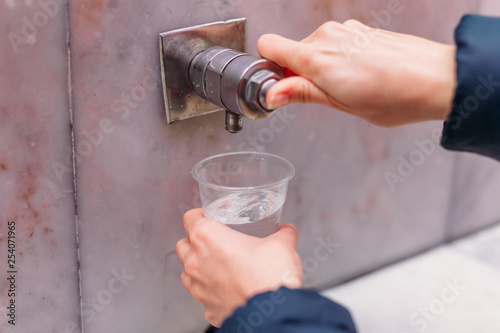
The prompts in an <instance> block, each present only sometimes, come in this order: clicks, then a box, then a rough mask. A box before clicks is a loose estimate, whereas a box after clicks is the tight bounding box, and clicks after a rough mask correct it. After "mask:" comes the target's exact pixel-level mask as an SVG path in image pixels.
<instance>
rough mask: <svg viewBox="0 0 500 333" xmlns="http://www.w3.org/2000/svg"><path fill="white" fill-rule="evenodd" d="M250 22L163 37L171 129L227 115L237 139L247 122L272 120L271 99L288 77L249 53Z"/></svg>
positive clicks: (168, 114)
mask: <svg viewBox="0 0 500 333" xmlns="http://www.w3.org/2000/svg"><path fill="white" fill-rule="evenodd" d="M245 22H246V20H245V19H238V20H232V21H227V22H216V23H211V24H206V25H202V26H196V27H191V28H186V29H180V30H175V31H171V32H167V33H163V34H160V52H161V64H162V78H163V86H164V97H165V108H166V110H167V120H168V122H169V123H172V122H174V121H177V120H182V119H186V118H191V117H193V116H198V115H202V114H206V113H211V112H214V111H219V110H221V109H223V110H226V130H227V131H229V132H231V133H237V132H239V131H241V129H242V119H243V118H249V119H264V118H267V117H269V116H270V115H272V114H273V112H274V110H273V109H270V108H269V106H268V104H267V101H266V94H267V91H268V90H269V89H270V88H271V87H272V86H273V85H274V84H275V83H276V82H278V81H279V80H280V79H282V78H283V77H284V76H283V72H282V70H281V68H280V67H279V66H278V65H276V64H275V63H273V62H271V61H269V60H265V59H262V58H258V57H254V56H252V55H250V54H247V53H245V52H244V50H245V40H246V38H245ZM207 102H209V103H207Z"/></svg>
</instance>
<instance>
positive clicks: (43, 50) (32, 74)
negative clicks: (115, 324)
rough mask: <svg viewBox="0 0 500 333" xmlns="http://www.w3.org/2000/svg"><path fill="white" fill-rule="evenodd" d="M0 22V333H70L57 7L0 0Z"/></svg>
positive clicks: (72, 251)
mask: <svg viewBox="0 0 500 333" xmlns="http://www.w3.org/2000/svg"><path fill="white" fill-rule="evenodd" d="M0 17H1V19H0V31H1V33H0V34H1V35H2V38H3V39H2V41H1V42H0V91H1V94H0V257H1V259H0V304H1V308H0V331H1V332H2V333H37V332H53V333H66V332H76V331H77V330H79V329H80V324H79V323H80V299H79V287H78V283H79V282H78V262H77V247H76V231H75V224H76V223H75V203H74V194H73V168H72V161H71V123H70V111H69V102H68V70H67V68H68V67H67V39H66V8H65V6H62V7H61V6H59V5H57V6H55V7H54V6H53V7H51V8H49V9H47V7H44V6H41V5H40V3H38V2H34V1H0ZM9 221H15V228H16V230H15V244H16V248H15V255H16V262H15V267H14V270H15V271H16V272H17V273H14V274H13V275H15V298H12V299H15V304H16V321H15V326H13V325H11V324H9V323H8V322H7V319H10V318H8V317H7V313H6V312H7V308H6V307H7V304H8V303H9V301H10V299H11V297H9V296H8V291H9V289H11V285H10V282H9V281H8V280H7V277H8V276H9V277H10V276H11V274H10V273H7V270H11V269H10V267H8V266H7V264H8V263H7V246H8V229H7V223H8V222H9ZM9 312H10V310H9Z"/></svg>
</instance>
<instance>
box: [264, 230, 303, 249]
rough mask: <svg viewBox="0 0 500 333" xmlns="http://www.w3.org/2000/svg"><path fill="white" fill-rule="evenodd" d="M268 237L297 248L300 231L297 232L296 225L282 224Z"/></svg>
mask: <svg viewBox="0 0 500 333" xmlns="http://www.w3.org/2000/svg"><path fill="white" fill-rule="evenodd" d="M267 238H268V239H269V238H271V239H274V240H275V241H280V242H283V243H286V244H289V245H291V246H292V247H293V248H294V249H295V248H296V247H297V241H298V239H299V233H298V232H297V228H295V226H293V225H291V224H284V225H281V226H280V227H279V228H278V230H277V231H276V232H275V233H274V234H272V235H270V236H268V237H267Z"/></svg>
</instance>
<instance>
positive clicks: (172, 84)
mask: <svg viewBox="0 0 500 333" xmlns="http://www.w3.org/2000/svg"><path fill="white" fill-rule="evenodd" d="M212 46H221V47H225V48H229V49H233V50H237V51H240V52H246V19H245V18H239V19H234V20H229V21H224V22H214V23H208V24H203V25H198V26H194V27H189V28H184V29H178V30H173V31H168V32H163V33H161V34H160V62H161V78H162V85H163V98H164V100H165V110H166V113H167V121H168V123H169V124H170V123H173V122H175V121H179V120H183V119H188V118H192V117H196V116H200V115H203V114H208V113H212V112H217V111H222V110H223V109H221V108H220V107H218V106H217V105H215V104H212V103H210V102H209V101H207V100H205V99H203V98H201V97H200V96H199V95H198V94H197V93H196V92H195V91H194V88H193V86H192V84H191V82H190V80H189V64H190V62H191V60H192V59H193V57H194V56H195V55H196V54H197V53H199V52H201V51H203V50H206V49H208V48H209V47H212Z"/></svg>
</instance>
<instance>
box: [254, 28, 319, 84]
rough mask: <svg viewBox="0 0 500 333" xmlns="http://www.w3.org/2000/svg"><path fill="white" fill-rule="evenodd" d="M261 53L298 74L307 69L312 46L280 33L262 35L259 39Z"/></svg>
mask: <svg viewBox="0 0 500 333" xmlns="http://www.w3.org/2000/svg"><path fill="white" fill-rule="evenodd" d="M257 50H258V52H259V54H260V55H261V56H262V57H263V58H266V59H269V60H272V61H274V62H275V63H277V64H278V65H280V66H281V67H287V68H289V69H290V70H292V71H293V72H295V73H297V74H299V75H300V74H301V73H303V72H304V71H305V70H307V68H306V67H307V66H306V64H307V63H308V60H309V58H310V57H309V55H310V54H311V53H310V52H311V51H310V46H309V45H306V44H302V43H300V42H297V41H294V40H291V39H287V38H284V37H281V36H278V35H271V34H268V35H262V36H261V37H260V38H259V40H258V41H257Z"/></svg>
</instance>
